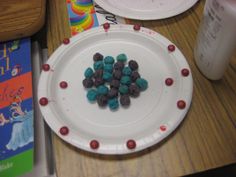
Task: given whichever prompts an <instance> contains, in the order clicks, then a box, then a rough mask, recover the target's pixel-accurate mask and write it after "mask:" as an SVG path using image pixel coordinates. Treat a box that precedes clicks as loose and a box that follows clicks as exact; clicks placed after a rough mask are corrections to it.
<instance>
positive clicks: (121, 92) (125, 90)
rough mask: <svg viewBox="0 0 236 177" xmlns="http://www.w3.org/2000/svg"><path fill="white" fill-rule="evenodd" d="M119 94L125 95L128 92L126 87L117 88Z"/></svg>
mask: <svg viewBox="0 0 236 177" xmlns="http://www.w3.org/2000/svg"><path fill="white" fill-rule="evenodd" d="M119 92H120V94H122V95H124V94H127V93H128V92H129V87H128V86H127V85H121V86H120V87H119Z"/></svg>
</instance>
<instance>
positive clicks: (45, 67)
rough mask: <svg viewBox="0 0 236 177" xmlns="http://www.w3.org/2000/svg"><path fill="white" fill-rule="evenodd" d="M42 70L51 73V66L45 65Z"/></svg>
mask: <svg viewBox="0 0 236 177" xmlns="http://www.w3.org/2000/svg"><path fill="white" fill-rule="evenodd" d="M42 69H43V70H44V71H49V70H50V65H49V64H43V66H42Z"/></svg>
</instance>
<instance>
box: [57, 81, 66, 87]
mask: <svg viewBox="0 0 236 177" xmlns="http://www.w3.org/2000/svg"><path fill="white" fill-rule="evenodd" d="M59 85H60V87H61V88H63V89H65V88H67V87H68V84H67V82H66V81H61V82H60V84H59Z"/></svg>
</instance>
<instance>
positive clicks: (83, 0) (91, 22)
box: [66, 0, 98, 36]
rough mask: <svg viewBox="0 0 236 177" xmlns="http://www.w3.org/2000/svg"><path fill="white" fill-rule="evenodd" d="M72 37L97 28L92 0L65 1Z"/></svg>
mask: <svg viewBox="0 0 236 177" xmlns="http://www.w3.org/2000/svg"><path fill="white" fill-rule="evenodd" d="M66 2H67V9H68V13H69V20H70V28H71V33H72V36H74V35H76V34H78V33H80V32H83V31H85V30H87V29H90V28H92V27H96V26H98V20H97V16H96V13H95V9H94V5H93V1H92V0H66Z"/></svg>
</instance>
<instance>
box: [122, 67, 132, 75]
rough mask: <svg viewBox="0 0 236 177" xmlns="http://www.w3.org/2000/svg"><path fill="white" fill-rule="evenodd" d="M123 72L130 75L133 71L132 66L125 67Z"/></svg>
mask: <svg viewBox="0 0 236 177" xmlns="http://www.w3.org/2000/svg"><path fill="white" fill-rule="evenodd" d="M122 73H123V74H124V75H125V76H130V75H131V73H132V70H131V68H130V67H128V66H126V67H124V68H123V70H122Z"/></svg>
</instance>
